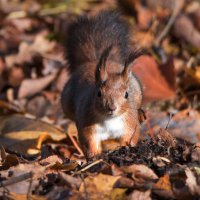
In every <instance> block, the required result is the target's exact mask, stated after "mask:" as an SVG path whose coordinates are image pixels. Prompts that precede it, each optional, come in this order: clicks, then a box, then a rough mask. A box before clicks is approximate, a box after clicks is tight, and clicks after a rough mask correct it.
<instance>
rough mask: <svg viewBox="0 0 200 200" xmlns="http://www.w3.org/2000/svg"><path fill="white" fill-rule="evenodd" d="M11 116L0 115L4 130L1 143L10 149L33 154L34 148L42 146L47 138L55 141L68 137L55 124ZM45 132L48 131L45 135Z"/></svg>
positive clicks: (0, 127) (0, 125)
mask: <svg viewBox="0 0 200 200" xmlns="http://www.w3.org/2000/svg"><path fill="white" fill-rule="evenodd" d="M9 116H10V117H9ZM9 116H2V117H0V130H1V132H2V135H1V139H0V144H1V145H3V146H4V148H6V149H9V150H10V151H14V152H18V153H21V154H27V153H31V154H32V153H33V151H32V150H33V149H37V145H38V147H41V143H42V142H44V140H45V139H47V138H49V139H51V140H52V141H55V142H58V141H61V140H63V139H65V138H66V134H65V133H64V132H62V131H60V130H59V129H57V128H55V127H54V126H53V125H50V124H47V123H44V122H42V121H39V120H34V119H29V118H26V117H23V116H20V115H9ZM29 130H31V131H29ZM37 130H38V131H37ZM40 130H41V131H40ZM44 132H46V133H45V135H44ZM42 134H43V135H42ZM41 135H42V136H41ZM39 137H40V139H39V140H38V138H39ZM29 149H32V150H29ZM37 153H38V152H37Z"/></svg>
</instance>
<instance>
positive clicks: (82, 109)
mask: <svg viewBox="0 0 200 200" xmlns="http://www.w3.org/2000/svg"><path fill="white" fill-rule="evenodd" d="M129 36H130V34H129V26H128V24H127V23H126V22H125V21H123V20H122V19H121V17H120V14H119V13H116V12H109V11H104V12H102V13H100V14H98V15H97V16H93V17H91V16H90V17H88V16H84V17H80V18H78V20H77V21H75V22H73V23H72V24H71V25H70V26H69V28H68V32H67V39H66V43H65V46H66V51H67V61H68V64H69V71H70V73H71V77H70V79H69V81H68V82H67V83H66V85H65V86H64V89H63V92H62V94H61V104H62V108H63V111H64V114H65V115H66V116H67V117H68V118H70V119H71V120H73V121H75V123H76V126H77V130H78V138H79V143H80V145H81V147H82V150H83V152H84V155H85V156H86V158H91V157H94V156H97V155H99V154H101V153H102V150H103V149H102V141H104V140H109V139H114V140H116V141H117V142H118V143H119V145H120V146H125V145H131V146H135V145H136V144H137V141H138V138H139V130H140V123H139V119H138V118H139V110H140V108H141V105H142V97H143V94H142V86H141V83H140V81H139V80H138V78H137V77H136V76H135V75H134V74H133V73H132V72H131V68H130V64H131V63H132V61H134V60H135V59H136V58H137V57H138V56H140V53H141V51H137V50H131V48H130V37H129Z"/></svg>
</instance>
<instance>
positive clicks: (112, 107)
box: [108, 104, 117, 111]
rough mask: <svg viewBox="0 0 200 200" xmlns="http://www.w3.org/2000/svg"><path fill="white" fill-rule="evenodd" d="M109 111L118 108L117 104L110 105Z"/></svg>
mask: <svg viewBox="0 0 200 200" xmlns="http://www.w3.org/2000/svg"><path fill="white" fill-rule="evenodd" d="M108 109H109V111H115V110H116V109H117V106H115V105H114V104H112V105H109V106H108Z"/></svg>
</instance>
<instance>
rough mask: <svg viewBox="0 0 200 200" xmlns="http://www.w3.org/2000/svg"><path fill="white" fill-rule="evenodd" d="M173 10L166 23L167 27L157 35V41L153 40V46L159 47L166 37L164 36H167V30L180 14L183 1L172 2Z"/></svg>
mask: <svg viewBox="0 0 200 200" xmlns="http://www.w3.org/2000/svg"><path fill="white" fill-rule="evenodd" d="M174 4H175V5H174V10H173V13H172V15H171V17H170V19H169V21H168V23H167V25H166V26H165V28H164V30H163V31H162V32H161V33H160V34H159V36H158V37H157V39H156V40H155V43H154V44H155V46H156V47H157V46H159V45H160V43H161V42H162V41H163V39H164V38H165V37H166V35H167V34H168V32H169V30H170V29H171V27H172V25H173V23H174V21H175V20H176V17H177V16H178V14H179V13H180V11H181V9H182V7H183V5H184V0H175V1H174Z"/></svg>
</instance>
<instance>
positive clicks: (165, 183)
mask: <svg viewBox="0 0 200 200" xmlns="http://www.w3.org/2000/svg"><path fill="white" fill-rule="evenodd" d="M154 189H159V190H169V191H171V190H172V186H171V182H170V177H169V175H168V174H165V175H164V176H162V177H160V178H159V180H158V182H157V183H155V184H154Z"/></svg>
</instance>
